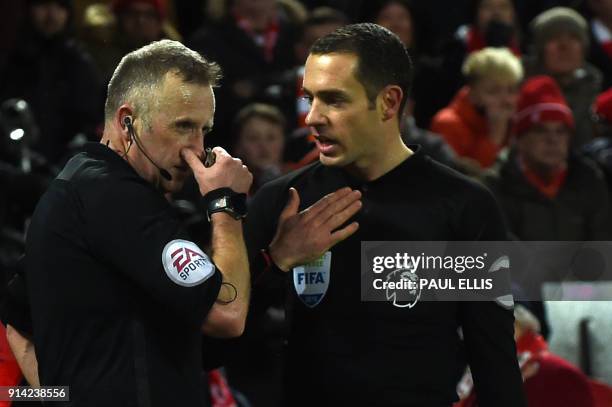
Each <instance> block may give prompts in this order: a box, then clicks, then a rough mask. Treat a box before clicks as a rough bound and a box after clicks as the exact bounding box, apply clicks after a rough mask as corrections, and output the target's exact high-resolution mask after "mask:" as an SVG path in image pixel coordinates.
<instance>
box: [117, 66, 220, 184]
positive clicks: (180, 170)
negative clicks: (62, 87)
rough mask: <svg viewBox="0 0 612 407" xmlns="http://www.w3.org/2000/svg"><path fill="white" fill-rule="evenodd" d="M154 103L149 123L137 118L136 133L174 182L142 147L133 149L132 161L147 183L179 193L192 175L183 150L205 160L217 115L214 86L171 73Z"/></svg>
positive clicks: (150, 109) (149, 115) (153, 100)
mask: <svg viewBox="0 0 612 407" xmlns="http://www.w3.org/2000/svg"><path fill="white" fill-rule="evenodd" d="M151 100H152V102H149V103H151V104H152V106H150V107H149V113H148V115H147V118H148V120H147V122H148V123H146V124H145V122H144V121H143V118H142V117H138V115H135V117H134V130H135V132H136V135H137V137H138V138H139V140H140V143H141V146H142V148H143V150H144V151H146V153H147V154H148V155H149V157H151V159H152V160H153V161H154V162H155V163H156V164H157V165H158V166H159V167H161V168H163V169H165V170H166V171H168V172H169V173H170V175H171V176H172V180H170V181H168V180H166V179H164V178H163V177H162V176H161V175H160V173H159V170H158V169H157V168H156V167H155V166H154V165H153V164H152V163H151V162H150V161H149V160H148V159H147V158H146V157H145V156H144V154H142V152H141V151H140V149H139V148H137V147H138V146H132V147H131V148H130V150H129V152H130V155H129V156H128V157H129V159H130V162H132V164H133V166H134V168H135V169H136V171H137V172H138V173H139V174H140V176H142V177H143V178H144V179H146V180H148V181H149V182H150V183H151V184H153V185H156V186H157V187H158V189H160V190H162V191H163V192H177V191H180V190H181V188H182V187H183V184H184V182H185V179H186V178H187V176H189V175H190V173H191V169H190V167H189V166H188V165H187V163H185V162H184V161H183V158H182V156H181V150H183V149H190V150H192V151H193V152H194V153H195V154H196V155H197V156H199V157H202V156H203V151H204V136H205V134H206V133H207V132H208V131H210V129H211V128H212V124H213V116H214V113H215V98H214V94H213V91H212V88H211V87H210V86H203V85H199V84H194V83H186V82H184V81H183V80H182V78H181V77H179V76H178V75H176V74H173V73H168V74H166V77H165V79H164V82H163V84H162V85H161V87H160V88H159V89H158V90H157V91H156V92H155V95H153V96H152V97H151Z"/></svg>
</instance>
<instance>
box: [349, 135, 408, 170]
mask: <svg viewBox="0 0 612 407" xmlns="http://www.w3.org/2000/svg"><path fill="white" fill-rule="evenodd" d="M376 150H377V151H378V152H379V153H378V154H376V155H373V156H371V157H368V158H367V161H365V162H362V163H357V162H356V163H354V164H353V165H349V166H348V167H346V170H347V172H348V173H349V174H351V175H353V176H354V177H356V178H359V179H362V180H364V181H367V182H370V181H374V180H375V179H378V178H380V177H382V176H383V175H385V174H386V173H388V172H389V171H391V170H392V169H394V168H395V167H397V166H398V165H400V164H401V163H402V162H404V160H406V159H407V158H408V157H410V156H411V155H412V154H414V152H413V151H412V150H411V149H409V148H408V147H407V146H406V145H405V144H404V142H403V141H402V139H401V137H400V135H399V132H398V134H397V136H396V137H394V138H393V139H392V140H390V142H389V143H387V145H385V146H384V147H383V146H378V147H377V148H376Z"/></svg>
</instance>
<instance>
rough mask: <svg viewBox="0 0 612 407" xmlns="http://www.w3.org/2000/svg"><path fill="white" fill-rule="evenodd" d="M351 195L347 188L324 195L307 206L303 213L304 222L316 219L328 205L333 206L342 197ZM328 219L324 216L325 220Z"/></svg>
mask: <svg viewBox="0 0 612 407" xmlns="http://www.w3.org/2000/svg"><path fill="white" fill-rule="evenodd" d="M350 193H351V189H350V188H349V187H344V188H340V189H339V190H337V191H335V192H332V193H331V194H327V195H325V196H324V197H323V198H321V199H319V200H318V201H317V202H315V203H314V204H312V205H311V206H309V207H308V208H307V209H306V210H304V211H303V213H304V217H305V220H310V219H314V218H316V217H318V216H319V215H320V214H321V212H322V211H324V210H325V209H326V208H327V207H328V206H329V205H330V204H333V203H334V202H336V201H337V200H339V199H342V198H343V197H344V196H346V195H348V194H350ZM327 218H329V216H326V217H325V219H327Z"/></svg>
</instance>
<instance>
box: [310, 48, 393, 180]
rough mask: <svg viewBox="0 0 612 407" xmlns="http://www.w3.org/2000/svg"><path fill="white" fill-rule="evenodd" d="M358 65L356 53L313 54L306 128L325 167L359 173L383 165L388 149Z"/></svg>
mask: <svg viewBox="0 0 612 407" xmlns="http://www.w3.org/2000/svg"><path fill="white" fill-rule="evenodd" d="M357 64H358V58H357V56H356V55H355V54H346V53H332V54H324V55H316V54H310V56H309V57H308V59H307V60H306V66H305V71H304V94H305V95H306V98H307V99H308V100H309V101H310V111H309V112H308V115H307V116H306V124H307V125H308V126H310V127H311V128H312V130H313V133H314V135H315V137H316V144H317V147H318V148H319V159H320V161H321V163H322V164H324V165H329V166H338V167H348V168H350V169H355V170H357V172H360V170H363V169H369V168H373V167H374V166H375V165H376V164H377V163H378V162H380V161H382V158H383V157H380V154H381V151H382V152H383V154H384V151H385V148H384V144H382V143H383V142H384V140H383V137H382V136H381V134H380V133H381V131H380V126H379V124H380V118H379V114H378V112H377V109H376V107H375V106H372V105H371V103H370V101H369V100H368V97H367V94H366V90H365V88H364V86H363V85H362V84H361V82H359V81H358V80H357V78H356V77H355V70H356V69H357ZM379 97H380V95H379Z"/></svg>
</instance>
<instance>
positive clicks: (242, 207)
mask: <svg viewBox="0 0 612 407" xmlns="http://www.w3.org/2000/svg"><path fill="white" fill-rule="evenodd" d="M202 203H203V206H204V210H205V211H206V216H207V217H208V220H209V221H211V220H212V215H214V214H215V213H225V214H227V215H229V216H230V217H232V218H234V219H235V220H242V219H244V218H245V217H246V215H247V207H246V194H239V193H236V192H234V191H233V190H232V189H231V188H217V189H214V190H212V191H210V192H208V193H207V194H206V195H204V196H203V197H202Z"/></svg>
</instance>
